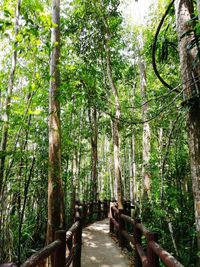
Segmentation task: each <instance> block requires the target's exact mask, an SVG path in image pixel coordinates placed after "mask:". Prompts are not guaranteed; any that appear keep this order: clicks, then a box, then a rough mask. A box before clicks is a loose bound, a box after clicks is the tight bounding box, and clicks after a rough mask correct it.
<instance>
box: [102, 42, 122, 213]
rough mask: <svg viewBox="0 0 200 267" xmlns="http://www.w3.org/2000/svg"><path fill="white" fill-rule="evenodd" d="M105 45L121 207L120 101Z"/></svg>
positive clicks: (119, 203)
mask: <svg viewBox="0 0 200 267" xmlns="http://www.w3.org/2000/svg"><path fill="white" fill-rule="evenodd" d="M105 47H106V63H107V75H108V80H109V85H110V87H111V89H112V92H113V95H114V99H115V115H114V118H113V119H112V126H113V148H114V173H115V181H116V185H117V202H118V208H119V209H121V208H122V198H123V197H122V181H121V180H122V177H121V166H120V136H119V126H120V118H121V111H120V102H119V96H118V91H117V88H116V86H115V83H114V81H113V77H112V68H111V61H110V48H109V46H108V42H107V41H106V42H105Z"/></svg>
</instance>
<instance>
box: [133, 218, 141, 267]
mask: <svg viewBox="0 0 200 267" xmlns="http://www.w3.org/2000/svg"><path fill="white" fill-rule="evenodd" d="M137 223H141V221H140V219H135V223H134V229H133V232H134V245H135V266H137V267H142V262H141V259H140V255H139V254H138V252H137V248H136V246H137V244H139V245H141V244H142V241H141V237H142V233H141V231H140V230H139V229H138V228H137Z"/></svg>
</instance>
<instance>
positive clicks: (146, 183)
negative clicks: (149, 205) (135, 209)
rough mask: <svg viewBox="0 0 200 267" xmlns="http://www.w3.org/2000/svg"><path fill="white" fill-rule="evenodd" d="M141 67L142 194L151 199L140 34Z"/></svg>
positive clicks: (148, 135) (148, 129)
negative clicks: (142, 122)
mask: <svg viewBox="0 0 200 267" xmlns="http://www.w3.org/2000/svg"><path fill="white" fill-rule="evenodd" d="M139 43H140V44H139V59H138V63H139V69H140V90H141V96H142V120H143V121H144V124H143V137H142V160H143V164H142V183H143V192H142V196H143V198H144V199H146V198H148V199H149V200H150V199H151V177H150V173H149V170H148V169H149V160H150V137H151V134H150V127H149V123H148V122H147V121H146V120H147V113H148V104H147V103H146V100H147V97H146V89H147V88H146V87H147V79H146V67H145V62H144V59H143V56H142V55H141V53H140V50H141V49H142V48H143V40H142V35H141V34H140V36H139Z"/></svg>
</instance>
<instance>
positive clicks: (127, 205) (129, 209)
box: [126, 200, 131, 217]
mask: <svg viewBox="0 0 200 267" xmlns="http://www.w3.org/2000/svg"><path fill="white" fill-rule="evenodd" d="M126 208H127V215H128V216H130V217H131V201H130V200H128V201H127V202H126Z"/></svg>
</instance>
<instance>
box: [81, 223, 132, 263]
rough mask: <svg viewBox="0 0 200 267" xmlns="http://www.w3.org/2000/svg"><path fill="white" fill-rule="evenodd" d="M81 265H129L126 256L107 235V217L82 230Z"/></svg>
mask: <svg viewBox="0 0 200 267" xmlns="http://www.w3.org/2000/svg"><path fill="white" fill-rule="evenodd" d="M81 261H82V264H81V266H82V267H129V266H130V264H129V261H128V258H127V257H126V256H124V255H122V253H121V249H120V248H119V247H118V246H117V244H115V242H114V241H113V239H112V238H111V237H110V236H109V223H108V219H106V220H103V221H98V222H95V223H93V224H92V225H90V226H88V227H86V228H84V230H83V246H82V259H81Z"/></svg>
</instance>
